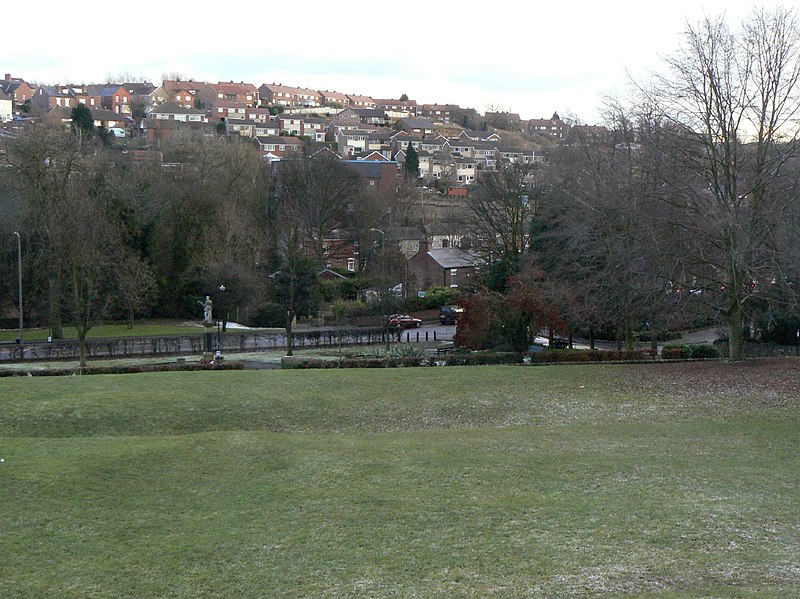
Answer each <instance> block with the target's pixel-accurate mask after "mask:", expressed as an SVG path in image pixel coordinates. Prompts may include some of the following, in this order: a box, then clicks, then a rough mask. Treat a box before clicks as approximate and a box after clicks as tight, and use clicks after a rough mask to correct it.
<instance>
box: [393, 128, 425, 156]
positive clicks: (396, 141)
mask: <svg viewBox="0 0 800 599" xmlns="http://www.w3.org/2000/svg"><path fill="white" fill-rule="evenodd" d="M422 141H423V139H422V136H421V135H412V134H410V133H408V132H406V131H398V132H397V133H395V134H394V135H393V136H392V137H391V143H392V150H394V151H395V152H399V151H400V150H407V149H408V144H411V147H412V148H414V149H415V150H417V152H419V151H420V150H421V147H420V146H421V145H422Z"/></svg>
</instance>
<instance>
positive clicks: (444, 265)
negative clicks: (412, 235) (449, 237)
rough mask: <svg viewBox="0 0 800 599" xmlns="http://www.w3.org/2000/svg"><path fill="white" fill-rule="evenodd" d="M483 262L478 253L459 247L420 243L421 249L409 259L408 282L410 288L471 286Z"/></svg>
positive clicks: (426, 288) (468, 287)
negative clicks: (432, 246) (430, 247)
mask: <svg viewBox="0 0 800 599" xmlns="http://www.w3.org/2000/svg"><path fill="white" fill-rule="evenodd" d="M485 264H486V262H485V261H484V260H483V258H481V257H480V256H478V255H477V254H475V253H473V252H470V251H468V250H462V249H461V248H454V247H448V248H438V249H429V248H428V247H427V246H426V245H425V244H421V247H420V251H419V252H417V254H415V255H414V256H412V257H411V258H410V259H409V261H408V285H409V289H411V290H413V291H426V290H428V289H430V288H431V287H453V288H459V289H471V288H473V287H474V286H475V282H476V280H477V277H478V275H479V273H480V270H481V267H483V266H484V265H485Z"/></svg>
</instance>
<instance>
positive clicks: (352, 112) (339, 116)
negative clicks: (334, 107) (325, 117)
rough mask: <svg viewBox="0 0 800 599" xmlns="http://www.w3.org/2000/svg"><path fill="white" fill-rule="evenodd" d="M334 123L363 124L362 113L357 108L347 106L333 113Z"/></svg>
mask: <svg viewBox="0 0 800 599" xmlns="http://www.w3.org/2000/svg"><path fill="white" fill-rule="evenodd" d="M332 122H333V123H335V124H337V125H355V126H359V125H361V115H360V114H359V113H358V111H357V110H356V109H355V108H345V109H344V110H340V111H339V112H337V113H336V114H335V115H333V121H332Z"/></svg>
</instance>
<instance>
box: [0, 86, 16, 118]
mask: <svg viewBox="0 0 800 599" xmlns="http://www.w3.org/2000/svg"><path fill="white" fill-rule="evenodd" d="M13 118H14V101H13V100H12V99H11V96H9V95H8V94H7V93H5V92H3V91H0V123H7V122H8V121H10V120H12V119H13Z"/></svg>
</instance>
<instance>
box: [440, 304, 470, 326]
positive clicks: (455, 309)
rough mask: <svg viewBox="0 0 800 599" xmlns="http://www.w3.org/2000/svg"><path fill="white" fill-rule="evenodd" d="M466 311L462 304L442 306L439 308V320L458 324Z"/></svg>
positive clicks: (442, 322) (443, 322)
mask: <svg viewBox="0 0 800 599" xmlns="http://www.w3.org/2000/svg"><path fill="white" fill-rule="evenodd" d="M463 313H464V308H462V307H461V306H442V307H441V308H439V322H440V323H441V324H456V322H458V319H459V318H460V317H461V315H462V314H463Z"/></svg>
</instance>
